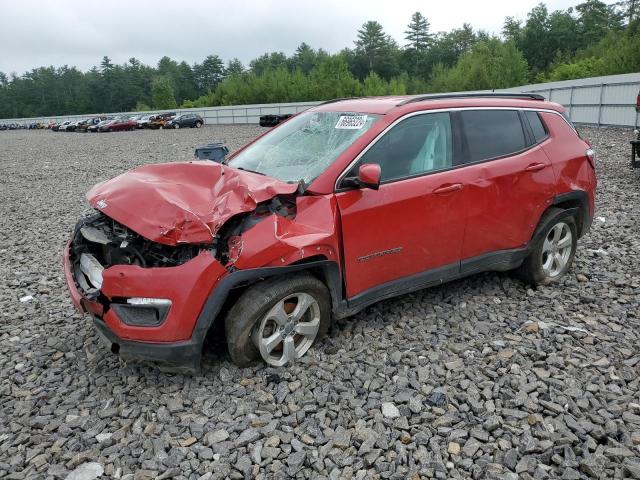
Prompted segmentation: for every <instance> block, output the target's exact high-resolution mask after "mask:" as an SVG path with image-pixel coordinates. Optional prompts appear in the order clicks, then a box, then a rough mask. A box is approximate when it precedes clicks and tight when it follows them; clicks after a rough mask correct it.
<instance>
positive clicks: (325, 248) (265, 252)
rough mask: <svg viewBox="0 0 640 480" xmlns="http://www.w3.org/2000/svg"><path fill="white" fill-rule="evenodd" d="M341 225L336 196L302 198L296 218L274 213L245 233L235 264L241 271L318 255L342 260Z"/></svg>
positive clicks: (284, 263)
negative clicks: (339, 254) (340, 254)
mask: <svg viewBox="0 0 640 480" xmlns="http://www.w3.org/2000/svg"><path fill="white" fill-rule="evenodd" d="M338 228H339V218H338V209H337V203H336V198H335V196H334V195H317V196H316V195H312V196H301V197H298V198H297V199H296V215H295V217H294V218H292V219H290V218H286V217H282V216H278V215H275V214H272V215H270V216H268V217H267V218H265V219H264V220H262V221H261V222H259V223H258V224H257V225H255V226H253V227H252V228H250V229H249V230H247V231H245V232H243V233H242V234H241V247H240V254H239V256H238V258H237V260H236V261H235V262H233V266H234V267H235V268H237V269H240V270H244V269H248V268H258V267H265V266H282V265H288V264H291V263H294V262H299V261H301V260H304V259H308V258H311V257H317V256H323V257H325V258H327V259H329V260H333V261H335V262H337V263H340V262H339V260H340V259H339V258H338V252H339V251H340V250H339V238H340V236H339V231H338Z"/></svg>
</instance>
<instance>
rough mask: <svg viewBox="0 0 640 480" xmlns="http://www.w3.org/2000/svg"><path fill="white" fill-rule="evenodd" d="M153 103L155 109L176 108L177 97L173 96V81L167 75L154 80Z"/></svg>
mask: <svg viewBox="0 0 640 480" xmlns="http://www.w3.org/2000/svg"><path fill="white" fill-rule="evenodd" d="M151 101H152V102H153V107H154V108H158V109H165V110H166V109H170V108H176V107H177V104H176V97H175V96H174V94H173V86H172V85H171V80H170V79H169V77H167V76H165V75H160V76H158V77H156V78H154V79H153V83H152V84H151Z"/></svg>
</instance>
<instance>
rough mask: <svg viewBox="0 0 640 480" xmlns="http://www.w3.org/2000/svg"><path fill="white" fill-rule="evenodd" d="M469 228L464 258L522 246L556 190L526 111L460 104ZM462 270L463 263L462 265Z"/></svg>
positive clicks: (552, 174) (541, 140) (548, 163)
mask: <svg viewBox="0 0 640 480" xmlns="http://www.w3.org/2000/svg"><path fill="white" fill-rule="evenodd" d="M458 115H459V117H458V118H459V120H460V122H461V128H462V131H463V150H464V162H465V163H466V165H467V166H466V167H465V168H464V170H465V178H466V179H467V185H466V188H465V192H464V193H465V204H466V210H467V215H468V218H467V228H466V232H465V236H464V244H463V249H462V258H463V260H468V259H473V258H476V257H479V256H482V255H485V254H488V253H491V252H497V251H501V250H510V249H517V248H521V247H524V246H525V245H526V244H527V243H528V242H529V240H530V239H531V236H532V234H533V232H534V229H535V227H536V225H537V223H538V220H539V219H540V216H541V215H542V213H543V212H544V210H545V209H546V208H547V207H548V206H549V204H550V202H551V200H552V199H553V197H554V195H555V176H554V173H553V168H552V166H551V162H550V161H549V158H548V157H547V155H546V154H545V152H544V150H543V148H542V145H544V144H545V142H546V141H548V136H547V135H544V136H540V137H539V138H538V139H536V138H534V135H533V132H532V130H531V129H530V127H529V123H528V120H527V119H526V117H525V113H524V112H520V111H518V110H515V109H514V110H509V109H493V110H482V109H474V110H463V111H461V112H459V113H458ZM463 270H464V266H463Z"/></svg>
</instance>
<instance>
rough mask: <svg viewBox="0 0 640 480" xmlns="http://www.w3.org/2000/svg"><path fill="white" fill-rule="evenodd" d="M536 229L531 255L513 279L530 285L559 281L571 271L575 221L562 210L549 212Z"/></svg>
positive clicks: (575, 241) (575, 231)
mask: <svg viewBox="0 0 640 480" xmlns="http://www.w3.org/2000/svg"><path fill="white" fill-rule="evenodd" d="M540 225H541V227H540V229H539V230H538V231H537V233H536V234H535V236H534V237H535V238H536V240H535V244H534V245H533V248H532V250H531V253H530V254H529V256H528V257H527V258H526V259H525V260H524V262H523V263H522V265H521V266H520V267H519V268H518V269H517V270H516V273H517V275H518V276H519V277H520V278H521V279H522V280H523V281H525V282H526V283H529V284H531V285H538V284H548V283H551V282H555V281H557V280H559V279H560V278H562V276H563V275H564V274H565V273H567V271H568V270H569V268H571V264H572V263H573V258H574V256H575V253H576V247H577V244H578V230H577V228H576V222H575V219H574V218H573V217H572V216H569V215H567V214H566V212H564V210H562V209H559V208H553V209H550V210H549V211H548V212H547V213H545V215H544V216H543V218H542V220H541V222H540Z"/></svg>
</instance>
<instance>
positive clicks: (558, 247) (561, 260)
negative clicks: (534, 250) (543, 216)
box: [542, 222, 573, 278]
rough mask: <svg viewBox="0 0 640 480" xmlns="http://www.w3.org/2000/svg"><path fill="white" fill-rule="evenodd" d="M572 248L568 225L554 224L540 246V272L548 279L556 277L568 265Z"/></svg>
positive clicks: (562, 223) (571, 236) (571, 237)
mask: <svg viewBox="0 0 640 480" xmlns="http://www.w3.org/2000/svg"><path fill="white" fill-rule="evenodd" d="M572 247H573V234H572V233H571V229H570V228H569V225H567V224H566V223H564V222H560V223H556V224H555V225H554V226H553V228H552V229H551V230H549V233H547V236H546V237H545V239H544V243H543V244H542V271H543V272H544V274H545V275H546V276H548V277H551V278H553V277H557V276H558V275H560V274H561V273H562V272H563V270H564V268H565V267H566V266H567V263H569V257H571V249H572Z"/></svg>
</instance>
